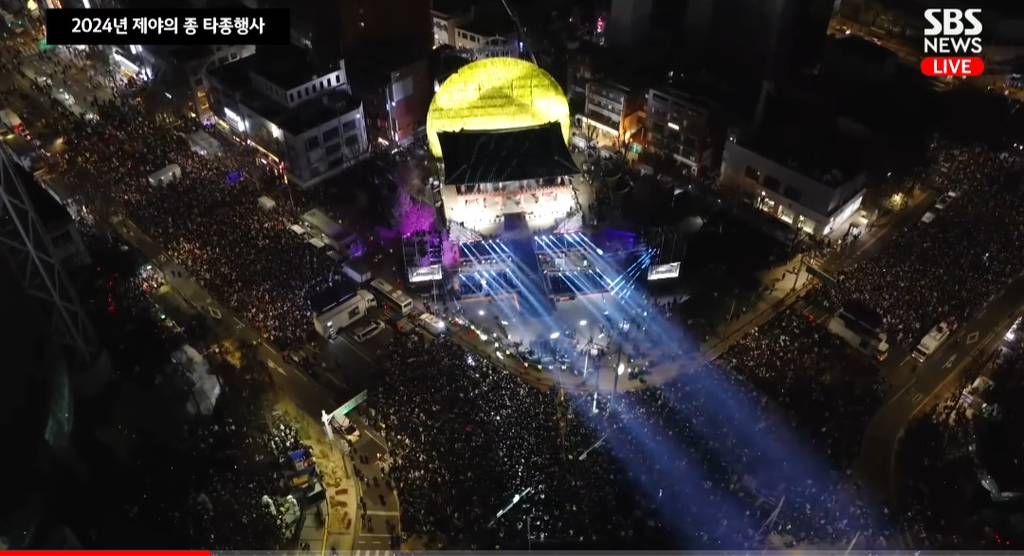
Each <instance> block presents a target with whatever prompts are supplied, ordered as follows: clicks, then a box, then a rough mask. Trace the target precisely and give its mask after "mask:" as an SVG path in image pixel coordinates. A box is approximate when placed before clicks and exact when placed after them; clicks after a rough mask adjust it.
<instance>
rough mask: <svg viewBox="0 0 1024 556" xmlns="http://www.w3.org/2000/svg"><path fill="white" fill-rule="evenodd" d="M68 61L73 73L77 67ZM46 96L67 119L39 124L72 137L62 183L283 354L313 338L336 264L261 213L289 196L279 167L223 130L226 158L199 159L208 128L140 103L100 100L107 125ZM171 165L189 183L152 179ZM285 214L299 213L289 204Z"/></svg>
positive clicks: (63, 156) (272, 215)
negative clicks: (161, 253)
mask: <svg viewBox="0 0 1024 556" xmlns="http://www.w3.org/2000/svg"><path fill="white" fill-rule="evenodd" d="M59 63H61V64H65V65H68V66H69V69H70V65H71V62H66V61H65V62H59ZM116 91H117V92H118V93H120V92H121V90H120V89H117V90H116ZM12 94H24V93H13V92H12ZM39 98H44V99H46V100H47V101H49V102H50V103H51V104H52V107H51V108H52V112H51V114H56V115H57V117H50V118H46V119H45V120H43V119H40V120H35V121H39V122H40V123H41V124H43V123H45V124H47V125H49V126H50V127H51V128H55V129H56V130H57V131H59V132H60V134H61V135H62V136H63V137H64V144H65V148H64V149H63V150H62V151H61V153H60V154H59V156H60V160H59V161H58V164H59V166H60V169H61V171H60V175H61V178H62V179H64V180H66V181H68V182H70V183H69V185H70V186H71V189H72V191H73V192H75V193H76V194H77V195H78V196H79V198H80V200H81V201H82V202H83V204H84V205H85V206H86V207H88V209H90V210H91V211H92V213H91V215H92V216H93V217H94V218H96V219H101V220H109V219H110V217H112V216H115V215H124V216H127V217H129V218H131V219H132V220H133V221H134V222H135V223H136V224H138V226H139V228H141V229H142V230H143V231H144V232H145V233H146V234H147V235H149V236H150V237H151V238H153V239H154V240H156V241H157V243H158V244H159V245H161V246H162V247H163V248H164V249H166V252H167V254H168V255H169V257H170V258H171V259H172V260H174V261H176V262H178V263H180V264H181V266H182V267H184V269H185V270H187V271H188V272H189V273H191V274H192V276H194V277H195V278H196V279H197V280H198V281H199V283H200V284H201V285H202V286H203V287H205V288H206V289H208V290H209V292H210V293H211V294H212V295H213V296H214V297H215V298H216V299H218V300H220V301H222V302H223V303H225V304H226V305H227V306H229V307H230V308H232V309H233V310H235V311H237V312H238V313H240V315H241V317H242V318H243V319H245V320H246V321H247V322H248V323H250V324H252V325H253V326H255V327H256V328H258V329H259V330H260V331H261V332H262V333H263V335H264V336H265V337H267V338H269V339H270V340H272V341H274V342H275V343H277V344H279V346H281V347H291V346H294V345H296V344H298V343H300V342H301V341H303V340H304V339H305V337H306V334H307V333H308V331H309V330H310V329H311V316H312V315H311V311H310V308H309V304H308V302H307V301H306V299H307V295H308V293H309V292H312V291H316V290H317V289H319V288H322V287H323V285H324V284H325V283H326V281H327V280H329V279H330V276H331V271H332V269H333V268H334V266H335V264H334V262H333V261H332V260H331V259H330V258H329V257H327V256H326V254H325V253H324V252H323V251H322V250H317V249H316V248H314V247H313V246H312V245H310V244H309V243H307V242H306V241H305V239H304V238H302V237H300V236H297V235H296V234H294V233H293V232H292V231H290V230H289V229H288V225H289V222H288V220H286V219H285V218H284V217H282V214H281V212H267V211H264V210H261V209H260V208H259V207H258V205H257V198H258V197H259V196H260V195H271V196H277V197H279V198H280V197H285V198H287V195H281V193H282V187H283V186H281V181H282V180H281V177H280V176H278V175H277V173H276V172H275V169H274V167H273V166H271V165H268V164H265V163H263V162H262V161H261V160H260V159H259V157H258V155H257V154H258V153H256V151H255V150H254V149H251V148H250V147H248V146H245V145H243V144H240V143H238V142H236V141H234V140H231V139H227V138H226V137H224V136H219V135H218V134H217V133H215V132H211V134H212V135H214V136H218V137H219V143H220V146H221V148H222V149H223V154H219V155H212V156H203V155H200V154H197V153H196V152H194V151H193V150H192V149H191V148H190V145H189V143H188V140H187V134H188V133H191V132H193V131H196V130H198V129H200V128H199V126H198V124H196V123H195V122H188V121H184V120H180V119H176V118H161V119H156V118H154V117H152V115H150V114H149V113H148V112H147V111H146V109H145V108H144V107H143V105H142V103H141V102H139V101H138V100H137V99H136V98H135V97H133V96H130V95H120V94H115V95H114V96H113V97H112V98H111V99H110V100H107V101H100V100H98V99H91V100H94V101H95V105H93V106H94V107H95V111H96V113H97V114H98V116H99V119H98V121H87V120H85V119H84V118H79V117H76V116H74V115H72V114H71V113H70V112H67V111H66V109H65V108H64V107H63V106H61V105H60V104H59V103H57V102H56V101H52V100H51V99H49V97H47V96H44V95H40V96H39ZM26 104H29V103H26ZM169 164H177V165H179V166H180V167H181V178H180V179H177V180H174V181H171V182H170V183H166V184H164V185H151V184H150V183H149V181H147V177H148V176H149V175H150V174H152V173H154V172H157V171H159V170H161V169H163V168H165V167H166V166H168V165H169ZM278 207H281V208H279V209H278V211H282V210H287V209H288V208H290V206H289V205H288V204H286V203H284V202H282V203H279V204H278ZM97 209H104V210H105V211H109V212H106V213H100V212H98V211H97ZM104 224H105V223H101V224H100V225H101V226H102V225H104Z"/></svg>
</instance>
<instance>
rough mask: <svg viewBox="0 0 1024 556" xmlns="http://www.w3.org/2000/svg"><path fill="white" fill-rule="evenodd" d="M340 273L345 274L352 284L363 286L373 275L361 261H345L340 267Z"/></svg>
mask: <svg viewBox="0 0 1024 556" xmlns="http://www.w3.org/2000/svg"><path fill="white" fill-rule="evenodd" d="M341 271H342V272H344V273H345V276H348V277H349V279H351V280H352V281H353V282H355V283H357V284H365V283H366V282H369V281H370V280H371V279H372V278H373V273H372V272H370V267H369V266H367V265H366V264H365V263H363V262H362V261H352V260H349V261H346V262H345V264H344V265H342V267H341Z"/></svg>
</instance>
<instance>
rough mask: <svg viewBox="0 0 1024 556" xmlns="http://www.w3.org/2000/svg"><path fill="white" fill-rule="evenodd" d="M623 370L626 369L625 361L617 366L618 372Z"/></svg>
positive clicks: (620, 372)
mask: <svg viewBox="0 0 1024 556" xmlns="http://www.w3.org/2000/svg"><path fill="white" fill-rule="evenodd" d="M625 370H626V364H625V363H619V368H618V369H617V371H618V374H620V375H621V374H622V373H623V372H624V371H625Z"/></svg>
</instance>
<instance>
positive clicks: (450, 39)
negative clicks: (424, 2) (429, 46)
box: [430, 1, 473, 48]
mask: <svg viewBox="0 0 1024 556" xmlns="http://www.w3.org/2000/svg"><path fill="white" fill-rule="evenodd" d="M430 14H431V18H432V19H433V24H434V48H437V47H439V46H455V37H456V35H455V31H456V30H457V29H459V26H461V25H462V24H464V23H467V22H468V21H469V20H471V19H473V8H472V7H471V6H467V5H464V4H462V3H455V2H441V1H435V2H433V6H432V8H431V10H430Z"/></svg>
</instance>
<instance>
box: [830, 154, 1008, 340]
mask: <svg viewBox="0 0 1024 556" xmlns="http://www.w3.org/2000/svg"><path fill="white" fill-rule="evenodd" d="M930 152H931V161H930V164H929V165H928V167H929V170H928V172H927V173H926V174H925V176H924V177H923V178H922V179H923V181H924V183H925V184H926V185H927V186H929V187H930V188H932V189H936V190H938V191H939V192H940V193H946V194H948V195H949V197H947V199H949V201H948V204H946V206H945V208H944V209H939V208H937V207H933V208H932V209H930V210H931V213H932V214H933V215H934V216H935V218H934V220H932V221H930V222H926V221H924V220H922V221H918V222H914V223H912V224H911V225H909V226H906V227H904V228H901V229H899V230H898V231H897V232H895V233H894V234H893V237H892V238H891V239H890V240H889V241H888V242H887V245H886V247H885V248H883V249H882V250H881V251H880V252H878V253H877V254H875V255H874V256H871V257H869V258H866V259H864V260H863V261H861V262H858V263H856V264H854V265H852V266H850V267H848V268H846V269H844V270H843V272H842V273H841V274H840V276H839V282H840V284H839V288H838V290H837V291H838V294H839V296H840V297H841V298H842V297H852V298H855V299H858V300H860V301H862V302H864V303H866V304H867V305H869V306H871V307H873V308H874V309H875V310H877V311H878V312H879V313H880V314H881V315H882V317H883V318H884V319H885V325H886V326H885V327H886V329H887V331H888V332H889V337H890V341H893V340H894V341H895V342H896V343H898V344H901V345H904V346H908V347H912V346H913V345H916V343H917V342H918V341H919V340H920V339H921V337H923V336H924V335H925V333H927V332H928V330H930V329H931V328H932V327H933V326H934V325H936V324H938V323H939V322H942V321H950V323H951V324H958V323H963V322H964V321H965V320H966V319H967V318H968V317H969V315H970V314H971V313H972V312H973V311H975V310H977V309H979V308H980V307H981V306H982V305H984V303H985V302H986V301H987V300H988V299H990V298H991V297H992V296H993V295H994V294H995V293H996V292H997V291H998V290H999V289H1001V288H1002V287H1003V286H1005V285H1006V284H1007V283H1008V282H1009V281H1010V280H1011V279H1012V278H1013V277H1014V276H1016V275H1017V274H1019V273H1020V271H1021V270H1024V265H1022V264H1021V261H1022V260H1024V257H1022V256H1024V248H1022V246H1024V227H1022V226H1021V225H1020V214H1021V211H1022V210H1024V190H1022V188H1021V166H1020V165H1021V158H1020V157H1019V156H1018V152H1017V150H1016V149H1013V148H1010V149H1009V150H1003V151H1000V150H998V149H993V148H991V147H988V146H984V145H957V144H952V143H948V142H945V141H936V142H935V143H934V144H933V145H932V147H931V151H930ZM944 204H945V202H944Z"/></svg>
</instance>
